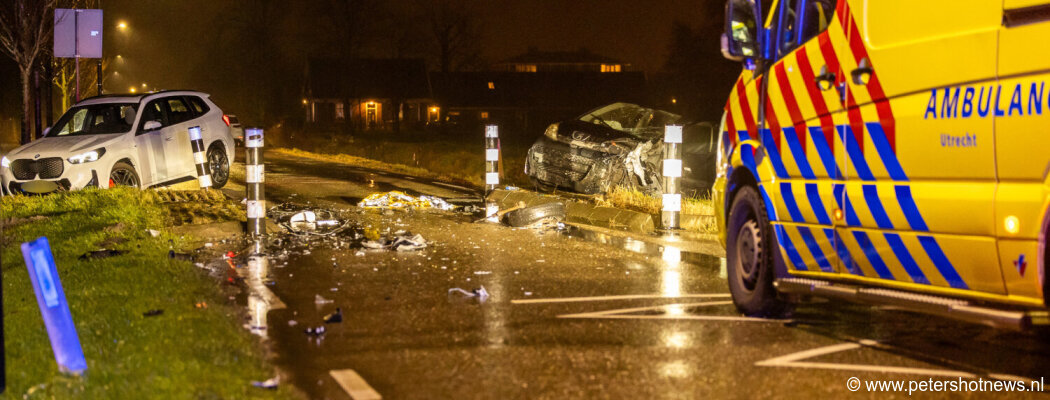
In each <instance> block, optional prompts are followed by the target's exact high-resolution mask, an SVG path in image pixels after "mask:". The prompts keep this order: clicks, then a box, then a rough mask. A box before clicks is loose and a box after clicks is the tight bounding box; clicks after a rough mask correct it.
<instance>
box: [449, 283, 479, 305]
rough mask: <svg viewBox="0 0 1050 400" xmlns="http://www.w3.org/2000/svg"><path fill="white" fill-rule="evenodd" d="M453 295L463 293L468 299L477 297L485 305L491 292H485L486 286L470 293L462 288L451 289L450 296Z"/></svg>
mask: <svg viewBox="0 0 1050 400" xmlns="http://www.w3.org/2000/svg"><path fill="white" fill-rule="evenodd" d="M452 293H461V294H463V295H464V296H466V297H477V298H478V301H480V302H482V303H484V302H485V300H488V298H489V292H488V291H487V290H485V287H484V286H482V287H480V288H477V289H474V290H471V291H469V292H468V291H466V290H463V289H460V288H452V289H449V290H448V294H450V295H451V294H452Z"/></svg>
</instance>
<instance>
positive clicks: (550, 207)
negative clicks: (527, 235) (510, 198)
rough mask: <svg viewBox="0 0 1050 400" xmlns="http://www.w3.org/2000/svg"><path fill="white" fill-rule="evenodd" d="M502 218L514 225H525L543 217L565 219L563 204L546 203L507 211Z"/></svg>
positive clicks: (538, 220) (541, 219) (557, 219)
mask: <svg viewBox="0 0 1050 400" xmlns="http://www.w3.org/2000/svg"><path fill="white" fill-rule="evenodd" d="M503 218H504V219H505V220H506V221H507V224H508V225H510V226H515V227H525V226H529V225H532V224H535V223H537V222H540V221H543V220H545V219H550V220H555V221H560V220H562V219H565V204H562V203H546V204H540V205H538V206H532V207H525V208H522V209H519V210H514V211H511V212H508V213H507V214H506V215H504V216H503Z"/></svg>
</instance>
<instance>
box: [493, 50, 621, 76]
mask: <svg viewBox="0 0 1050 400" xmlns="http://www.w3.org/2000/svg"><path fill="white" fill-rule="evenodd" d="M630 66H631V65H630V64H625V63H623V62H621V61H620V60H617V59H614V58H609V57H605V56H600V55H597V54H594V53H592V52H591V51H590V50H587V49H585V48H581V49H579V50H576V51H540V50H539V49H537V48H535V47H530V48H529V51H528V52H526V53H524V54H521V55H517V56H514V57H511V58H508V59H506V60H503V61H501V62H498V63H496V64H494V65H493V66H492V70H493V71H502V72H536V73H540V72H604V73H616V72H627V71H628V69H629V68H630Z"/></svg>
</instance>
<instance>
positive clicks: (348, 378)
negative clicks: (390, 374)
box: [328, 369, 383, 400]
mask: <svg viewBox="0 0 1050 400" xmlns="http://www.w3.org/2000/svg"><path fill="white" fill-rule="evenodd" d="M328 374H329V375H331V376H332V379H335V381H336V382H338V383H339V386H341V387H342V388H343V390H344V391H346V394H348V395H350V398H351V399H354V400H382V399H383V396H381V395H379V392H377V391H376V390H375V389H372V387H371V386H369V385H368V382H365V380H364V378H362V377H361V375H358V374H357V372H356V371H354V370H352V369H333V370H331V371H328Z"/></svg>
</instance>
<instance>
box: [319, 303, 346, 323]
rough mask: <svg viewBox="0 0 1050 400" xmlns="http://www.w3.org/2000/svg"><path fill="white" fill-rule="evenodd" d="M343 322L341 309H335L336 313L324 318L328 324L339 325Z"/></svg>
mask: <svg viewBox="0 0 1050 400" xmlns="http://www.w3.org/2000/svg"><path fill="white" fill-rule="evenodd" d="M340 322H343V310H342V309H341V308H339V307H336V308H335V312H333V313H331V314H328V315H325V316H324V323H326V324H338V323H340Z"/></svg>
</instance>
